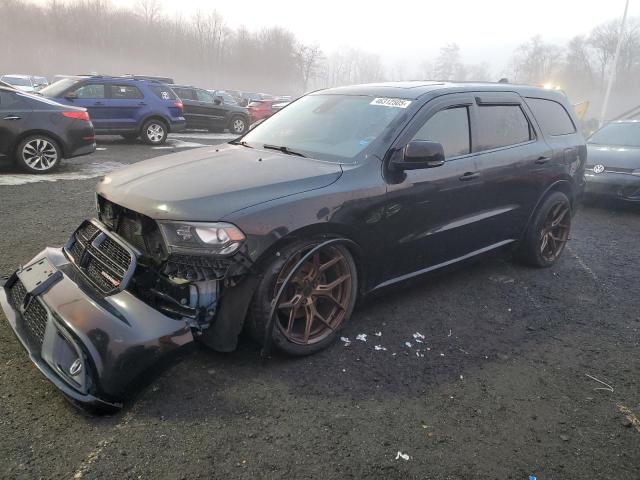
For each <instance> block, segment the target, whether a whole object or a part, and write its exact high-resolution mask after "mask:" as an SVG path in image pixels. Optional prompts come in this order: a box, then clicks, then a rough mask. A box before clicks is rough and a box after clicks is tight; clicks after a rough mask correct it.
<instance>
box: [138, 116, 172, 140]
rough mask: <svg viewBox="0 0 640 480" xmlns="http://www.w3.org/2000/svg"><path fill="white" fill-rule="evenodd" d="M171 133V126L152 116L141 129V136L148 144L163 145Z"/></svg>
mask: <svg viewBox="0 0 640 480" xmlns="http://www.w3.org/2000/svg"><path fill="white" fill-rule="evenodd" d="M167 135H169V127H167V124H166V123H164V122H163V121H162V120H158V119H156V118H152V119H150V120H147V121H146V122H144V125H142V129H141V130H140V138H141V139H142V141H143V142H144V143H146V144H148V145H162V144H163V143H164V142H165V141H166V140H167Z"/></svg>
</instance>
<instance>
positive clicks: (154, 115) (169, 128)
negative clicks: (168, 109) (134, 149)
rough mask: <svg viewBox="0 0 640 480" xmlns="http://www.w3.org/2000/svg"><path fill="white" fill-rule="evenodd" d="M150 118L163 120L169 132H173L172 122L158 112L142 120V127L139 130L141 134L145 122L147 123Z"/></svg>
mask: <svg viewBox="0 0 640 480" xmlns="http://www.w3.org/2000/svg"><path fill="white" fill-rule="evenodd" d="M149 120H159V121H161V122H162V123H163V124H164V126H165V127H166V128H167V133H170V132H171V122H169V121H168V120H167V119H166V118H165V117H163V116H162V115H160V114H158V113H152V114H149V115H147V116H146V117H144V118H143V119H142V122H140V128H139V129H138V131H139V132H140V135H142V127H144V124H145V123H147V122H148V121H149Z"/></svg>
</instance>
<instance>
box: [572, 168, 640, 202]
mask: <svg viewBox="0 0 640 480" xmlns="http://www.w3.org/2000/svg"><path fill="white" fill-rule="evenodd" d="M585 180H586V185H585V190H584V193H585V194H587V195H598V196H606V197H610V198H617V199H619V200H625V201H628V202H640V177H639V176H637V175H630V174H624V173H607V172H603V173H598V174H595V173H589V172H587V173H585Z"/></svg>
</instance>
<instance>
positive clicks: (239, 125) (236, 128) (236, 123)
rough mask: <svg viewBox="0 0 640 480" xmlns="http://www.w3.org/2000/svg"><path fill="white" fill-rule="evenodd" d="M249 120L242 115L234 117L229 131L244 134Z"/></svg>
mask: <svg viewBox="0 0 640 480" xmlns="http://www.w3.org/2000/svg"><path fill="white" fill-rule="evenodd" d="M247 126H248V125H247V121H246V120H245V119H244V118H242V117H233V118H232V119H231V123H230V124H229V131H230V132H231V133H233V134H235V135H242V134H243V133H244V132H246V131H247Z"/></svg>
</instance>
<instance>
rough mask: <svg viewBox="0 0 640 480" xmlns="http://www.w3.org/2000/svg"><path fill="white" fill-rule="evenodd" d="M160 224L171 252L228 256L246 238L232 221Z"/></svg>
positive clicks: (164, 222)
mask: <svg viewBox="0 0 640 480" xmlns="http://www.w3.org/2000/svg"><path fill="white" fill-rule="evenodd" d="M158 225H160V231H161V232H162V237H163V238H164V241H165V243H166V245H167V249H168V250H169V253H182V254H187V255H220V256H227V255H232V254H234V253H236V252H237V251H238V249H239V248H240V246H241V245H242V243H243V242H244V240H245V236H244V233H242V231H240V229H239V228H238V227H236V226H235V225H231V224H230V223H223V222H214V223H205V222H170V221H160V222H158Z"/></svg>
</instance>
